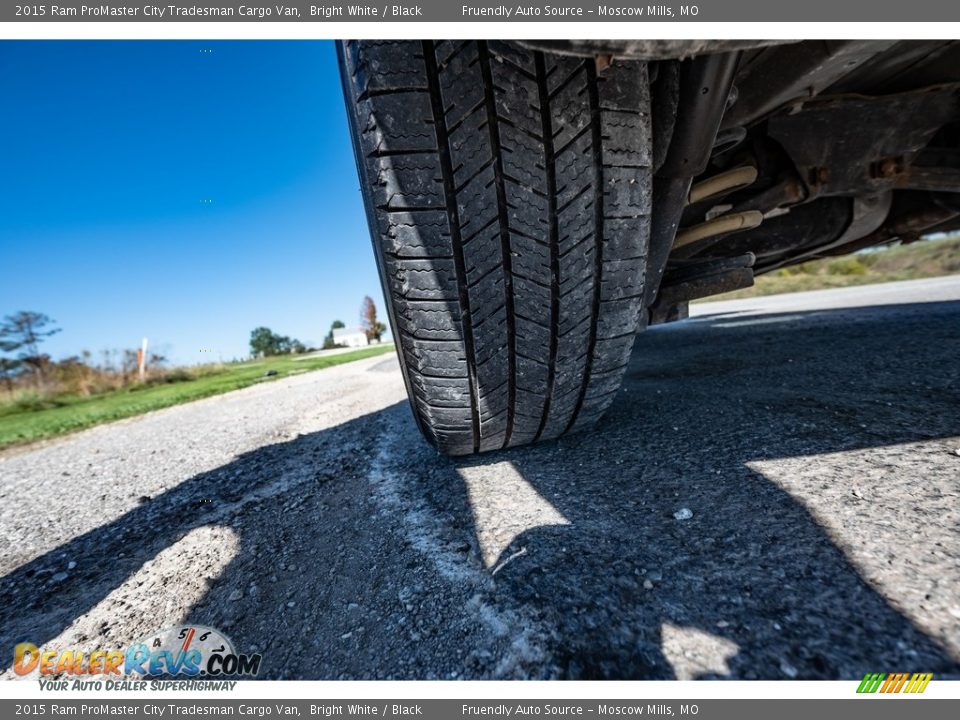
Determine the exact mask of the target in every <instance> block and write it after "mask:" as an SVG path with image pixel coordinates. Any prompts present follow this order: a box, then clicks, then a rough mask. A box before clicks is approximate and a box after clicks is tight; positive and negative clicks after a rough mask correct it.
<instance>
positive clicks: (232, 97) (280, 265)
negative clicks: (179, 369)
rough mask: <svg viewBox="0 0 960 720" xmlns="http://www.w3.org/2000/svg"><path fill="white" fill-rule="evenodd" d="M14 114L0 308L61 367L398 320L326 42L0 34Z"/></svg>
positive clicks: (2, 100) (1, 141) (242, 345)
mask: <svg viewBox="0 0 960 720" xmlns="http://www.w3.org/2000/svg"><path fill="white" fill-rule="evenodd" d="M0 109H2V110H0V314H3V315H7V314H9V313H12V312H14V311H17V310H35V311H39V312H44V313H46V314H48V315H50V316H51V317H52V318H54V319H55V320H56V321H57V324H58V325H59V326H60V327H61V328H62V330H63V331H62V332H61V333H59V334H58V335H55V336H54V337H52V338H50V339H49V340H48V341H47V342H46V344H45V346H44V349H45V350H46V351H47V352H49V353H50V354H51V355H52V356H53V357H54V358H60V357H63V356H66V355H72V354H76V353H79V352H80V351H81V350H84V349H86V350H90V351H91V352H93V353H94V354H95V355H99V353H100V351H101V350H103V349H107V348H133V347H136V346H138V345H139V342H140V338H141V337H143V336H146V337H148V338H149V340H150V343H151V348H152V349H157V348H159V349H161V350H163V351H164V352H165V354H167V355H168V357H169V358H170V359H171V360H172V361H174V362H176V363H183V364H190V363H195V362H209V361H211V360H216V359H219V358H221V357H222V358H223V359H224V360H228V359H231V358H235V357H242V356H245V355H246V354H247V353H248V340H249V336H250V331H251V330H252V329H253V328H254V327H257V326H258V325H266V326H268V327H270V328H271V329H273V330H274V331H276V332H279V333H281V334H284V335H290V336H293V337H297V338H299V339H301V340H303V341H312V342H314V343H316V344H319V343H321V342H322V340H323V336H324V335H325V334H326V332H327V330H328V329H329V327H330V323H331V322H332V321H333V320H334V319H340V320H343V321H344V322H346V323H347V325H355V324H357V323H358V320H359V312H360V303H361V301H362V299H363V296H364V295H366V294H369V295H371V296H372V297H373V298H374V300H375V301H376V303H377V307H378V308H379V310H380V315H381V320H382V319H384V317H383V316H384V315H385V311H384V308H383V298H382V294H381V290H380V284H379V281H378V278H377V272H376V267H375V264H374V260H373V254H372V251H371V248H370V239H369V233H368V230H367V226H366V220H365V217H364V213H363V202H362V198H361V196H360V192H359V189H358V180H357V176H356V168H355V164H354V160H353V151H352V149H351V145H350V141H349V136H348V130H347V123H346V115H345V112H344V109H343V99H342V93H341V89H340V84H339V77H338V73H337V65H336V54H335V49H334V45H333V43H332V42H327V41H310V42H228V41H215V42H196V41H176V42H165V41H161V42H126V41H124V42H40V41H28V42H10V41H4V42H0ZM201 350H206V351H208V352H201Z"/></svg>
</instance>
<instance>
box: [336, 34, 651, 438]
mask: <svg viewBox="0 0 960 720" xmlns="http://www.w3.org/2000/svg"><path fill="white" fill-rule="evenodd" d="M339 54H340V63H341V74H342V77H343V84H344V92H345V96H346V102H347V110H348V115H349V117H350V120H351V128H352V133H353V140H354V148H355V151H356V157H357V164H358V167H359V173H360V179H361V188H362V191H363V195H364V199H365V202H366V208H367V215H368V221H369V224H370V229H371V235H372V237H373V246H374V254H375V256H376V258H377V263H378V266H379V269H380V273H381V279H382V281H383V287H384V294H385V295H386V298H387V304H388V310H389V315H390V320H391V323H392V328H393V332H394V335H395V337H396V340H397V349H398V354H399V356H400V364H401V367H402V369H403V374H404V378H405V381H406V384H407V391H408V393H409V396H410V401H411V404H412V406H413V412H414V415H415V416H416V419H417V422H418V424H419V426H420V428H421V430H422V432H423V434H424V435H425V436H426V437H427V439H428V440H430V441H431V442H432V443H434V444H435V445H436V446H437V447H438V448H439V449H440V450H441V451H442V452H444V453H446V454H450V455H465V454H470V453H475V452H484V451H489V450H497V449H501V448H507V447H514V446H518V445H525V444H528V443H532V442H536V441H539V440H546V439H551V438H556V437H558V436H560V435H562V434H564V433H566V432H569V431H573V430H579V429H581V428H585V427H589V426H591V425H593V424H594V423H595V421H596V420H597V419H598V418H599V417H600V415H601V414H602V413H603V412H604V410H606V408H607V407H608V406H609V405H610V403H611V402H612V400H613V398H614V396H615V395H616V393H617V391H618V389H619V386H620V381H621V378H622V376H623V372H624V369H625V368H626V366H627V362H628V360H629V358H630V352H631V350H632V347H633V341H634V337H635V335H636V333H637V332H638V330H639V329H641V327H642V325H643V324H645V312H646V311H645V309H644V307H643V303H642V298H643V291H644V288H643V278H644V271H645V269H646V256H647V245H648V239H649V225H650V201H651V194H652V193H651V151H650V148H651V141H650V111H649V84H648V79H647V66H646V64H645V63H643V62H632V61H628V62H618V61H615V62H614V63H613V64H612V65H611V66H609V67H606V68H605V69H603V70H602V71H601V72H600V73H599V75H598V72H597V67H596V65H595V63H594V61H593V59H592V58H591V59H587V60H584V59H581V58H573V57H562V56H558V55H550V54H544V53H541V52H535V51H530V50H525V49H523V48H522V47H520V46H518V45H515V44H511V43H501V42H475V41H469V42H460V41H449V42H448V41H442V42H422V43H421V42H381V41H349V42H345V43H342V44H340V45H339Z"/></svg>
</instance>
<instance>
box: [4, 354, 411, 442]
mask: <svg viewBox="0 0 960 720" xmlns="http://www.w3.org/2000/svg"><path fill="white" fill-rule="evenodd" d="M392 351H393V345H392V344H386V345H378V346H376V347H369V348H363V349H361V350H356V351H354V352H346V353H342V354H339V355H327V356H322V355H321V356H319V357H297V356H290V355H287V356H282V357H275V358H266V359H264V360H254V361H250V362H243V363H231V364H226V365H208V366H201V367H197V368H188V369H184V370H183V371H182V372H177V373H173V374H172V375H171V380H172V381H167V382H163V383H157V384H149V383H147V384H144V385H135V386H131V387H128V388H124V389H122V390H115V391H112V392H107V393H103V394H101V395H90V396H86V397H83V396H76V395H74V396H63V395H61V396H55V397H42V396H32V397H31V396H26V397H20V398H18V399H17V401H16V402H13V401H7V402H3V401H2V399H0V448H4V447H8V446H10V445H17V444H21V443H26V442H31V441H33V440H39V439H41V438H49V437H53V436H55V435H62V434H64V433H68V432H72V431H75V430H80V429H82V428H86V427H90V426H92V425H98V424H100V423H103V422H109V421H111V420H119V419H121V418H126V417H131V416H133V415H140V414H142V413H145V412H150V411H151V410H158V409H160V408H165V407H170V406H171V405H179V404H180V403H185V402H190V401H191V400H197V399H199V398H204V397H209V396H211V395H219V394H220V393H225V392H229V391H231V390H238V389H240V388H244V387H247V386H249V385H254V384H256V383H259V382H267V381H270V380H278V379H280V378H282V377H288V376H290V375H295V374H299V373H302V372H306V371H309V370H320V369H321V368H326V367H331V366H333V365H340V364H341V363H347V362H351V361H353V360H360V359H362V358H368V357H372V356H374V355H382V354H384V353H387V352H392ZM269 371H273V372H274V373H275V374H270V375H267V373H268V372H269ZM0 398H2V396H0Z"/></svg>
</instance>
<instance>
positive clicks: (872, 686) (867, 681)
mask: <svg viewBox="0 0 960 720" xmlns="http://www.w3.org/2000/svg"><path fill="white" fill-rule="evenodd" d="M884 678H886V675H885V674H884V673H867V674H866V675H864V676H863V680H861V681H860V687H858V688H857V692H858V693H875V692H876V691H877V689H878V688H879V687H880V683H882V682H883V680H884Z"/></svg>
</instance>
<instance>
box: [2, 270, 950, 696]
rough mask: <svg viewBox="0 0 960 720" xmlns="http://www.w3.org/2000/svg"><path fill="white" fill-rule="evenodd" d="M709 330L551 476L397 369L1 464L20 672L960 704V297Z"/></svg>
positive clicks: (733, 321) (713, 309) (276, 389)
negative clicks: (29, 665) (590, 686)
mask: <svg viewBox="0 0 960 720" xmlns="http://www.w3.org/2000/svg"><path fill="white" fill-rule="evenodd" d="M695 312H696V313H697V314H698V317H696V318H695V319H692V320H689V321H686V322H683V323H678V324H674V325H669V326H661V327H657V328H652V329H651V330H650V331H648V332H647V333H645V334H644V335H643V336H642V337H640V338H639V339H638V341H637V345H636V350H635V352H634V356H633V362H632V366H631V367H630V369H629V372H628V376H627V379H626V384H625V386H624V388H623V391H622V392H621V395H620V398H619V400H618V401H617V402H616V403H615V404H614V406H613V408H612V410H611V411H610V412H609V413H608V415H607V416H606V417H605V418H604V420H603V421H602V422H601V424H600V426H599V427H598V428H597V430H596V431H594V432H593V433H590V434H583V435H579V436H574V437H570V438H567V439H564V440H561V441H559V442H555V443H550V444H545V445H542V446H538V447H535V448H532V449H527V450H520V451H512V452H509V453H503V454H493V455H489V456H484V457H481V458H474V459H467V460H462V461H453V460H449V459H446V458H443V457H440V456H438V455H437V454H436V453H435V452H434V451H433V450H432V449H431V448H430V447H429V446H427V445H426V444H425V443H424V442H423V441H422V440H421V439H420V437H419V435H418V433H417V430H416V428H415V427H414V424H413V420H412V418H411V415H410V412H409V410H408V408H407V405H406V400H405V396H404V392H403V384H402V381H401V378H400V375H399V371H398V368H397V364H396V360H395V359H394V358H389V359H383V358H374V359H370V360H364V361H360V362H356V363H352V364H348V365H343V366H338V367H335V368H331V369H327V370H323V371H319V372H314V373H309V374H304V375H299V376H296V377H292V378H288V379H285V380H281V381H278V382H273V383H269V384H264V385H259V386H256V387H252V388H248V389H245V390H241V391H238V392H234V393H231V394H229V395H224V396H220V397H216V398H210V399H207V400H203V401H199V402H195V403H192V404H189V405H184V406H180V407H176V408H170V409H167V410H162V411H159V412H155V413H151V414H149V415H146V416H143V417H140V418H135V419H131V420H126V421H122V422H118V423H114V424H112V425H107V426H101V427H98V428H94V429H91V430H88V431H85V432H82V433H79V434H76V435H73V436H70V437H67V438H64V439H61V440H58V441H55V442H50V443H45V444H43V445H37V446H34V447H32V448H27V449H21V450H16V451H8V452H6V453H4V454H2V455H0V573H2V575H3V578H2V580H0V648H5V649H6V650H5V652H9V649H10V648H12V646H13V645H14V644H15V643H16V642H22V641H24V640H30V641H32V642H34V643H36V644H38V645H44V644H46V645H47V646H49V647H57V646H79V647H84V648H89V649H96V648H114V647H126V645H127V644H128V643H130V642H132V641H133V640H135V639H137V638H140V637H142V636H144V635H146V634H147V633H150V632H151V631H154V630H156V629H158V628H162V627H165V626H170V625H174V624H178V623H181V622H190V623H202V624H205V625H211V626H214V627H217V628H220V629H221V630H223V631H224V632H225V633H226V634H228V635H229V636H231V637H232V639H233V641H234V643H235V645H236V646H237V648H238V649H239V650H240V651H242V652H260V653H262V655H263V658H264V659H263V669H262V673H261V676H263V677H270V678H329V679H336V678H461V677H463V678H627V677H630V678H673V677H679V678H721V677H736V678H784V677H788V678H794V677H796V678H858V679H859V677H861V676H862V675H863V674H864V673H865V672H868V671H871V672H877V671H879V672H884V671H893V670H897V671H926V672H933V673H936V674H937V675H938V676H941V677H942V676H955V677H960V502H958V497H960V364H958V358H960V277H954V278H949V279H941V280H931V281H919V282H912V283H902V284H898V285H896V286H894V285H887V286H883V287H882V288H876V287H872V288H871V287H867V288H855V289H850V290H840V291H829V292H822V293H819V292H818V293H808V294H800V295H793V296H783V297H775V298H760V299H756V300H745V301H738V302H734V303H723V304H707V305H701V306H697V307H696V308H695ZM9 675H10V673H9V671H8V672H7V676H9Z"/></svg>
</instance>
